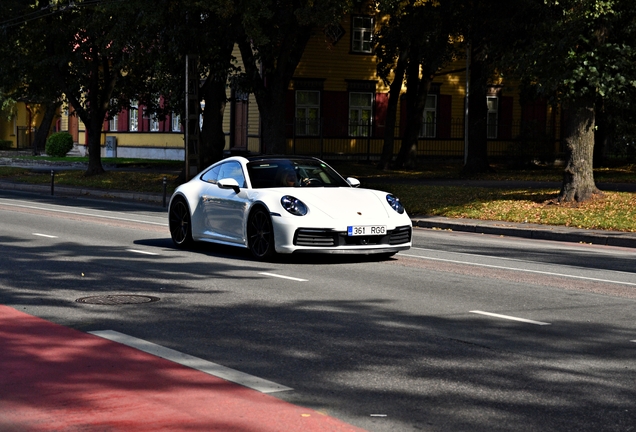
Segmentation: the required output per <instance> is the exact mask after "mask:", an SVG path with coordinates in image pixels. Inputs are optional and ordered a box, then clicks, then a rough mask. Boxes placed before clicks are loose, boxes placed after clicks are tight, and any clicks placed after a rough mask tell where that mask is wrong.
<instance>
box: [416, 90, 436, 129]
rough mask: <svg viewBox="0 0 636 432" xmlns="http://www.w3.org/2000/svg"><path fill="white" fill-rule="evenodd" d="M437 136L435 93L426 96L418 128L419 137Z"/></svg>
mask: <svg viewBox="0 0 636 432" xmlns="http://www.w3.org/2000/svg"><path fill="white" fill-rule="evenodd" d="M436 136H437V95H436V94H429V95H428V96H426V105H425V106H424V113H423V115H422V126H421V128H420V137H421V138H435V137H436Z"/></svg>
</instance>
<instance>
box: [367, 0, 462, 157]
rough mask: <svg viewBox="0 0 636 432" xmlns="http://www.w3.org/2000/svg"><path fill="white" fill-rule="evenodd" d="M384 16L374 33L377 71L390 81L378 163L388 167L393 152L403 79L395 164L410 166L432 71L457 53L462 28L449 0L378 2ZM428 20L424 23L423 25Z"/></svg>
mask: <svg viewBox="0 0 636 432" xmlns="http://www.w3.org/2000/svg"><path fill="white" fill-rule="evenodd" d="M378 5H379V8H380V10H381V12H382V14H386V19H385V20H384V23H383V25H382V27H381V28H380V30H379V31H378V34H377V36H376V40H377V44H376V54H377V56H378V67H377V70H378V75H379V76H380V77H381V78H382V79H383V80H384V82H385V83H387V84H389V85H390V93H389V106H388V110H387V127H386V136H385V140H384V146H383V152H382V158H381V161H380V168H383V169H385V168H387V167H388V165H389V163H390V161H391V158H392V152H393V141H394V133H395V120H396V115H397V104H398V99H399V97H400V92H401V88H402V84H403V82H404V79H406V88H407V90H406V99H405V102H406V113H407V118H406V130H405V131H404V132H403V133H402V145H401V147H400V152H399V154H398V156H397V159H396V161H395V166H396V167H402V166H405V165H406V166H410V167H413V166H414V165H415V163H416V161H417V143H418V137H419V133H420V129H421V125H422V118H423V113H424V108H425V105H426V98H427V95H428V92H429V90H430V86H431V82H432V81H433V79H434V78H435V75H436V74H437V73H438V72H439V71H440V69H441V68H443V67H444V66H445V65H447V64H448V63H449V62H450V61H452V60H453V58H454V57H455V56H456V54H457V53H456V49H457V47H458V44H457V40H458V36H459V35H460V34H461V33H462V27H461V24H462V23H461V21H460V20H458V14H459V12H460V11H461V8H460V4H459V3H458V2H456V1H454V0H440V1H437V2H428V1H427V2H422V1H419V0H408V1H402V2H395V1H394V0H385V1H380V2H379V4H378ZM422 23H427V25H422Z"/></svg>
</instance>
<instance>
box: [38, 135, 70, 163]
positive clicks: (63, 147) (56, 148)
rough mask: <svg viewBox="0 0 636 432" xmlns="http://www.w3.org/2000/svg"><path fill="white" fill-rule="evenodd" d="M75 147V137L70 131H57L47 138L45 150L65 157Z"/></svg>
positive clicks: (51, 154)
mask: <svg viewBox="0 0 636 432" xmlns="http://www.w3.org/2000/svg"><path fill="white" fill-rule="evenodd" d="M72 149H73V137H72V136H71V134H70V133H68V132H56V133H54V134H51V136H49V138H48V139H47V140H46V147H45V148H44V151H45V152H46V154H47V155H49V156H53V157H64V156H66V153H68V152H70V151H71V150H72Z"/></svg>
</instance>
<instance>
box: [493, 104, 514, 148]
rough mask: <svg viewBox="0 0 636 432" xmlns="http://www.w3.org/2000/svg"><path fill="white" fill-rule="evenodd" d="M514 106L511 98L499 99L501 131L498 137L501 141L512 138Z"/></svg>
mask: <svg viewBox="0 0 636 432" xmlns="http://www.w3.org/2000/svg"><path fill="white" fill-rule="evenodd" d="M512 104H513V98H512V97H511V96H501V97H500V98H499V119H498V123H499V130H498V134H497V136H498V137H499V139H511V138H512Z"/></svg>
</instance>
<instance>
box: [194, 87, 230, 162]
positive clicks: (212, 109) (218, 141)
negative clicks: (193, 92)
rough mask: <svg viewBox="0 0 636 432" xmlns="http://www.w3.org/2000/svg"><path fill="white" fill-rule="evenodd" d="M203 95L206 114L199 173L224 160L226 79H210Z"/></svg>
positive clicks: (204, 116)
mask: <svg viewBox="0 0 636 432" xmlns="http://www.w3.org/2000/svg"><path fill="white" fill-rule="evenodd" d="M202 93H203V98H204V99H205V112H204V114H203V128H202V129H201V166H200V167H199V172H201V171H203V170H204V169H205V168H206V167H207V166H209V165H212V164H213V163H214V162H217V161H220V160H221V159H223V149H224V148H225V133H224V132H223V113H224V112H225V106H226V103H227V93H226V90H225V79H221V78H217V77H208V79H207V82H206V83H205V85H204V86H203V89H202Z"/></svg>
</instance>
